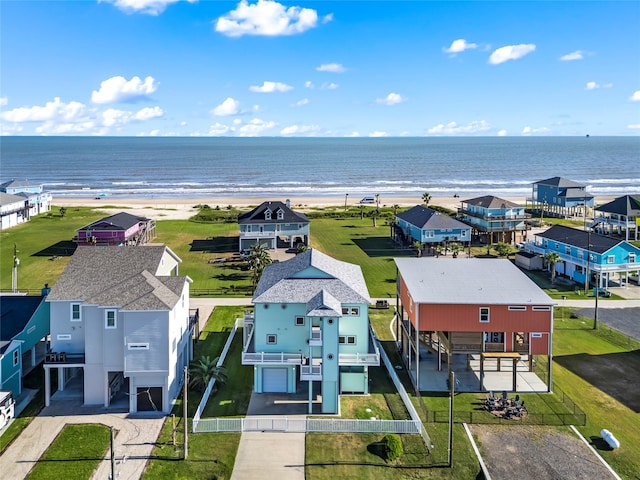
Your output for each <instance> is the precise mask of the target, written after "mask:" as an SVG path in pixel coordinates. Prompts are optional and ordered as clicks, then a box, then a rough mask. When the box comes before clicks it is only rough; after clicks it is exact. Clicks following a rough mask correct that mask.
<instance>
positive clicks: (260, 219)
mask: <svg viewBox="0 0 640 480" xmlns="http://www.w3.org/2000/svg"><path fill="white" fill-rule="evenodd" d="M267 209H269V210H271V220H266V219H265V212H266V211H267ZM278 210H282V213H283V215H282V218H281V219H278V215H277V212H278ZM238 223H239V224H240V225H246V224H249V223H309V219H308V218H307V216H306V215H305V214H303V213H299V212H294V211H293V210H291V209H290V208H289V207H287V206H286V205H285V204H284V203H283V202H263V203H261V204H260V205H258V206H257V207H256V208H254V209H253V210H251V211H250V212H247V213H243V214H242V215H238Z"/></svg>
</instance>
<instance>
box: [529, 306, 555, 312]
mask: <svg viewBox="0 0 640 480" xmlns="http://www.w3.org/2000/svg"><path fill="white" fill-rule="evenodd" d="M531 310H533V311H534V312H548V311H550V310H551V307H547V306H541V305H534V306H533V307H531Z"/></svg>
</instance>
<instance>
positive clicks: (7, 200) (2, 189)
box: [0, 180, 52, 230]
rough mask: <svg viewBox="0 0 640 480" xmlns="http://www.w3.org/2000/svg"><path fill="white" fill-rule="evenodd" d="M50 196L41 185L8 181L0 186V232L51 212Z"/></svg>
mask: <svg viewBox="0 0 640 480" xmlns="http://www.w3.org/2000/svg"><path fill="white" fill-rule="evenodd" d="M51 200H52V196H51V193H50V192H46V191H44V189H43V185H41V184H35V183H31V182H27V181H18V180H9V181H8V182H4V183H2V184H0V230H5V229H7V228H11V227H15V226H16V225H20V224H21V223H24V222H27V221H29V219H30V218H31V217H33V216H34V215H39V214H41V213H45V212H48V211H50V210H51Z"/></svg>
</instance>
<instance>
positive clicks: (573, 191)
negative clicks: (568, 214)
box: [559, 187, 593, 200]
mask: <svg viewBox="0 0 640 480" xmlns="http://www.w3.org/2000/svg"><path fill="white" fill-rule="evenodd" d="M559 196H560V197H565V198H580V199H589V200H591V199H592V198H593V195H589V194H588V193H587V192H586V191H585V189H584V187H583V188H577V187H569V188H567V189H566V190H565V191H564V192H562V193H560V195H559Z"/></svg>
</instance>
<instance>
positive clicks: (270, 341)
mask: <svg viewBox="0 0 640 480" xmlns="http://www.w3.org/2000/svg"><path fill="white" fill-rule="evenodd" d="M276 343H278V336H277V335H274V334H273V333H270V334H268V335H267V345H275V344H276Z"/></svg>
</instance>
